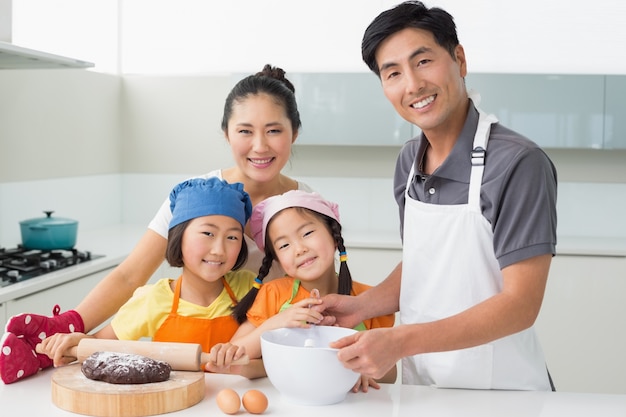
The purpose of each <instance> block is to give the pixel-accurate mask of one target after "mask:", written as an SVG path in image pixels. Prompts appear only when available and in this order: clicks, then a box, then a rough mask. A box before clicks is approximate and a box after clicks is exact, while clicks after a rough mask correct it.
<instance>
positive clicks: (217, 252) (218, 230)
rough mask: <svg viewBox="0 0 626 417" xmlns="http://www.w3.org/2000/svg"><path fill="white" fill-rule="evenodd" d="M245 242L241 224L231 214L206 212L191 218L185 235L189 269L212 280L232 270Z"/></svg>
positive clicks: (187, 266)
mask: <svg viewBox="0 0 626 417" xmlns="http://www.w3.org/2000/svg"><path fill="white" fill-rule="evenodd" d="M242 242H243V230H242V227H241V224H239V222H238V221H237V220H235V219H233V218H232V217H229V216H220V215H212V216H203V217H197V218H195V219H193V220H191V221H190V222H189V224H188V225H187V227H186V228H185V231H184V233H183V237H182V243H181V250H182V254H183V262H184V264H185V271H186V272H190V273H191V274H193V275H194V276H197V277H199V278H200V279H202V280H204V281H208V282H214V281H217V280H219V279H220V278H221V277H222V276H224V275H225V274H226V273H227V272H229V271H230V270H232V268H233V266H234V265H235V263H236V262H237V258H238V256H239V252H240V251H241V245H242Z"/></svg>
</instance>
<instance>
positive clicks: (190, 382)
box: [52, 363, 205, 417]
mask: <svg viewBox="0 0 626 417" xmlns="http://www.w3.org/2000/svg"><path fill="white" fill-rule="evenodd" d="M80 367H81V364H80V363H76V364H73V365H68V366H64V367H61V368H59V369H57V370H56V371H55V372H54V374H53V375H52V402H53V403H54V404H55V405H56V406H57V407H59V408H62V409H63V410H67V411H71V412H74V413H79V414H86V415H90V416H113V417H138V416H152V415H155V414H164V413H169V412H172V411H178V410H182V409H185V408H188V407H191V406H192V405H194V404H197V403H199V402H200V401H201V400H202V399H203V398H204V392H205V386H204V372H202V371H198V372H192V371H172V373H171V374H170V379H169V380H167V381H163V382H155V383H152V384H109V383H108V382H102V381H94V380H91V379H89V378H87V377H85V375H83V373H82V372H81V370H80Z"/></svg>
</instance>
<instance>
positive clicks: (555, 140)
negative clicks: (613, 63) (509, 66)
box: [466, 73, 605, 149]
mask: <svg viewBox="0 0 626 417" xmlns="http://www.w3.org/2000/svg"><path fill="white" fill-rule="evenodd" d="M604 82H605V77H604V76H603V75H574V74H563V75H558V74H554V75H551V74H484V73H483V74H478V73H473V74H468V75H467V78H466V84H467V88H468V90H471V89H474V90H476V91H478V92H479V93H480V95H481V102H480V107H481V108H482V109H483V110H484V111H486V112H489V113H494V114H495V115H496V116H497V117H498V120H499V121H500V123H502V124H503V125H504V126H506V127H508V128H510V129H513V130H515V131H516V132H519V133H521V134H522V135H525V136H526V137H528V138H529V139H531V140H532V141H534V142H536V143H537V144H538V145H539V146H542V147H544V148H546V147H547V148H591V149H600V148H602V146H603V128H604V126H603V124H604V100H605V91H604ZM580 97H584V98H585V99H584V101H585V105H584V106H581V105H580Z"/></svg>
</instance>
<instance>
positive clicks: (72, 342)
mask: <svg viewBox="0 0 626 417" xmlns="http://www.w3.org/2000/svg"><path fill="white" fill-rule="evenodd" d="M85 337H89V336H87V335H86V334H85V333H78V332H75V333H56V334H54V335H52V336H50V337H47V338H45V339H44V340H42V342H41V344H39V345H38V347H37V351H38V352H39V353H44V354H46V355H48V357H49V358H50V359H52V360H53V362H54V366H55V367H57V366H62V365H67V364H69V363H72V362H74V361H75V360H76V359H77V358H76V357H75V356H71V355H70V353H69V350H70V348H73V347H76V346H78V342H80V341H81V340H82V339H84V338H85Z"/></svg>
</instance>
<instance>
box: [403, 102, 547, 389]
mask: <svg viewBox="0 0 626 417" xmlns="http://www.w3.org/2000/svg"><path fill="white" fill-rule="evenodd" d="M479 112H480V111H479ZM479 114H480V116H479V121H478V128H477V131H476V136H475V137H474V146H473V149H474V152H472V155H471V157H472V164H473V166H472V172H471V177H470V186H469V201H468V204H460V205H438V204H426V203H422V202H420V201H417V200H413V199H412V198H411V197H409V194H408V187H409V184H410V181H411V179H412V178H413V174H414V169H415V165H414V167H413V168H412V169H411V173H410V175H409V177H408V180H407V190H405V196H406V204H405V210H404V248H403V258H402V261H403V264H402V287H401V291H400V321H401V322H402V323H403V324H409V323H423V322H430V321H435V320H439V319H442V318H445V317H448V316H451V315H454V314H457V313H459V312H462V311H464V310H466V309H468V308H470V307H472V306H474V305H476V304H478V303H480V302H481V301H483V300H485V299H487V298H489V297H491V296H493V295H494V294H497V293H498V292H500V291H501V289H502V273H501V271H500V268H499V265H498V262H497V261H496V258H495V255H494V249H493V233H492V231H491V226H490V224H489V222H488V221H487V220H486V219H485V218H484V216H483V215H482V213H481V210H480V188H481V182H482V176H483V170H484V165H483V164H484V161H485V158H484V155H485V153H484V152H481V151H480V148H482V149H487V141H488V139H489V132H490V130H491V124H492V123H496V122H497V119H496V118H495V116H493V115H486V114H484V113H482V112H480V113H479ZM468 158H470V155H468ZM402 365H403V366H402V380H403V383H405V384H420V385H435V386H438V387H449V388H475V389H521V390H550V382H549V379H548V373H547V369H546V363H545V359H544V355H543V352H542V350H541V347H540V345H539V343H538V341H537V338H536V336H535V332H534V330H533V328H532V327H531V328H529V329H527V330H525V331H522V332H520V333H516V334H513V335H511V336H507V337H505V338H502V339H498V340H496V341H493V342H491V343H488V344H485V345H481V346H477V347H473V348H468V349H461V350H456V351H449V352H437V353H428V354H421V355H415V356H412V357H407V358H404V359H403V361H402Z"/></svg>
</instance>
